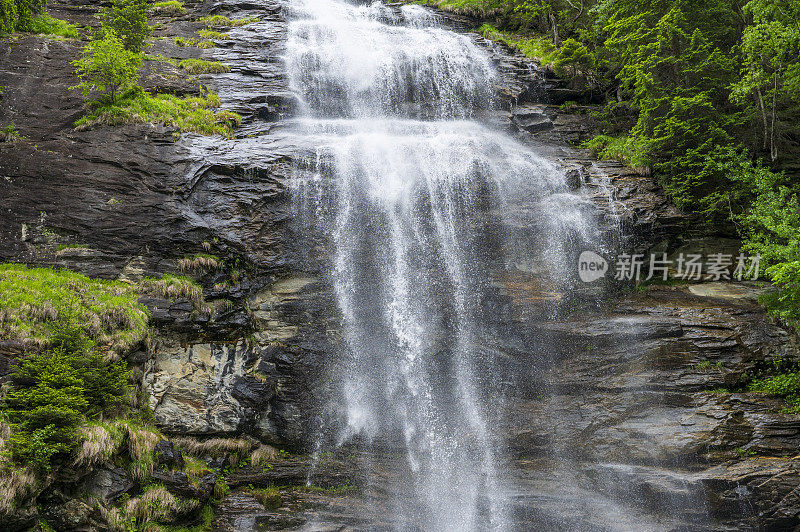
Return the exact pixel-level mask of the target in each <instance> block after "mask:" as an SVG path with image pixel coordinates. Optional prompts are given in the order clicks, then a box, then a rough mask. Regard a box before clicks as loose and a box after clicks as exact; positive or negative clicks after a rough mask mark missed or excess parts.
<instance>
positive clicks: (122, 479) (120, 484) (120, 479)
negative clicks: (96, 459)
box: [82, 464, 134, 504]
mask: <svg viewBox="0 0 800 532" xmlns="http://www.w3.org/2000/svg"><path fill="white" fill-rule="evenodd" d="M133 487H134V482H133V479H132V478H131V476H130V473H128V471H127V470H125V469H123V468H121V467H114V466H112V465H111V464H101V465H100V466H99V467H97V468H96V469H95V470H94V471H92V473H91V474H90V475H88V476H87V477H86V478H85V479H84V480H83V486H82V489H83V490H84V491H85V492H86V493H87V494H89V495H91V496H92V497H95V498H97V499H99V500H100V501H102V502H103V503H104V504H108V503H110V502H114V501H115V500H117V499H118V498H120V497H121V496H122V495H124V494H125V493H128V492H129V491H131V490H132V489H133Z"/></svg>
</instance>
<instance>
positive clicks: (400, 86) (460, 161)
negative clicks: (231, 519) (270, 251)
mask: <svg viewBox="0 0 800 532" xmlns="http://www.w3.org/2000/svg"><path fill="white" fill-rule="evenodd" d="M289 17H290V19H289V20H290V23H289V37H288V45H287V53H286V58H285V59H286V64H287V69H288V73H289V77H290V83H291V88H292V90H293V91H294V92H295V93H296V94H298V95H300V97H301V99H302V118H301V119H300V120H298V121H297V122H296V123H295V128H296V131H297V133H298V134H300V135H303V137H304V138H308V139H310V142H311V144H312V145H313V146H315V147H316V152H315V153H314V155H313V156H310V157H309V158H308V160H306V161H303V164H302V165H301V166H302V170H303V171H302V172H298V177H297V179H296V181H295V187H296V188H295V194H296V202H297V203H298V205H300V206H301V209H302V211H303V213H304V218H305V219H306V221H307V223H308V225H309V228H310V230H312V231H316V232H317V233H318V234H320V235H322V238H323V239H324V241H325V242H326V245H327V246H328V247H329V255H330V264H329V267H328V269H329V277H330V281H331V284H332V287H333V292H334V293H335V297H336V303H337V307H338V311H339V314H340V316H341V321H342V330H343V338H342V342H341V343H342V349H341V354H340V358H339V360H338V363H337V364H335V365H334V368H333V369H332V371H333V375H332V381H333V382H335V383H337V388H338V389H337V390H336V393H335V394H334V396H333V397H332V398H331V404H330V405H329V406H328V411H329V413H330V412H332V413H333V414H332V415H331V416H330V417H331V418H332V419H334V420H335V422H333V423H328V424H326V426H325V429H324V430H323V432H324V433H325V435H324V436H322V435H321V436H320V438H321V439H327V440H330V441H331V443H332V444H333V445H341V444H345V443H350V442H356V441H357V442H361V443H362V444H367V445H373V446H375V448H384V449H385V448H388V449H391V450H392V452H395V453H399V454H400V455H401V456H403V459H402V460H401V462H402V464H401V466H399V469H400V471H398V472H395V473H396V474H397V475H398V477H397V478H398V479H399V480H398V481H396V482H395V484H394V487H393V491H394V492H395V493H394V499H395V506H394V507H393V508H391V509H389V512H390V513H391V514H392V522H393V528H396V529H398V530H436V531H450V530H452V531H471V530H509V529H511V528H512V526H511V524H510V521H509V520H510V509H509V508H508V496H507V494H508V493H509V490H511V489H512V486H511V485H510V480H509V479H508V477H507V474H506V473H507V470H508V465H507V463H506V457H505V456H503V453H502V452H501V451H500V450H499V449H501V448H502V447H501V446H500V445H499V444H498V441H497V439H498V436H497V435H496V434H495V432H496V431H494V430H493V427H494V426H495V425H496V424H497V423H499V421H500V417H501V416H502V412H503V411H504V404H503V403H504V383H507V382H508V379H507V377H508V376H506V375H503V369H502V367H503V364H502V363H499V361H498V360H496V359H497V357H498V356H499V355H498V354H497V352H496V350H493V349H492V348H491V344H492V340H491V339H492V338H493V337H494V336H496V335H497V334H500V333H498V332H497V331H496V330H495V328H496V325H497V322H498V313H500V312H501V310H500V309H498V307H497V305H496V304H494V302H496V299H497V298H496V292H497V290H496V283H493V279H495V278H496V277H497V274H496V272H498V271H509V270H515V269H516V270H520V269H522V270H527V271H528V273H532V274H535V275H536V276H537V279H538V280H539V283H540V284H541V289H542V291H544V292H546V291H552V290H556V289H558V288H564V287H566V286H567V285H568V284H569V283H570V282H572V280H571V275H570V274H569V273H568V272H570V271H571V270H572V268H570V264H571V263H570V260H571V258H572V253H573V252H574V250H575V249H579V248H580V246H581V245H585V243H586V242H591V241H595V240H596V239H597V238H598V235H597V230H596V223H595V221H594V219H593V218H592V214H591V212H590V209H588V208H587V202H586V201H585V200H583V199H581V198H580V197H579V196H578V195H576V194H573V193H571V192H570V191H569V190H568V188H567V186H566V184H565V178H564V173H563V171H562V170H561V169H560V168H559V167H558V166H556V165H554V164H553V163H552V162H550V161H548V160H546V159H545V158H543V157H541V156H539V155H537V154H536V153H535V152H533V151H531V150H530V149H529V148H527V147H524V146H522V145H521V144H519V143H517V142H516V141H514V140H513V139H511V138H510V137H509V136H507V135H505V134H503V133H500V132H498V131H495V130H493V129H491V128H488V127H486V126H484V125H482V123H483V122H484V120H483V118H482V117H483V116H484V115H485V114H486V113H487V112H490V111H491V110H492V108H493V106H494V102H493V101H492V100H493V96H492V95H493V94H494V91H495V86H494V84H495V83H496V81H497V74H496V72H495V69H494V66H493V65H492V62H491V60H490V57H489V55H488V54H487V53H486V52H485V51H484V50H483V49H482V48H480V47H479V46H477V45H476V44H475V42H474V41H473V40H471V38H469V37H467V36H464V35H460V34H457V33H454V32H450V31H447V30H445V29H443V28H440V27H438V26H437V24H436V21H435V19H434V18H433V17H432V16H431V15H430V14H429V13H428V12H427V11H426V10H424V9H422V8H419V7H417V6H404V7H402V8H399V9H397V8H390V7H387V6H384V5H382V4H378V3H376V4H372V5H352V4H348V3H345V2H341V1H338V0H296V1H295V2H293V3H292V4H291V6H290V10H289Z"/></svg>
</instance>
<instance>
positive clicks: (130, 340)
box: [0, 264, 149, 352]
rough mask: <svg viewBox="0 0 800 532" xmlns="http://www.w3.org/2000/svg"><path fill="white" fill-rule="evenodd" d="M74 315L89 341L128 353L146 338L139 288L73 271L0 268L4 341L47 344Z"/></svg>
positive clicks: (0, 324) (0, 317)
mask: <svg viewBox="0 0 800 532" xmlns="http://www.w3.org/2000/svg"><path fill="white" fill-rule="evenodd" d="M70 316H72V317H74V318H76V319H77V320H78V321H79V322H80V323H82V324H84V329H85V332H86V334H87V336H89V337H90V338H92V339H93V340H95V341H97V342H98V343H99V344H100V345H108V346H109V347H110V348H111V349H114V350H115V351H118V352H123V351H126V350H128V349H130V348H131V347H133V346H135V345H136V344H138V343H139V342H141V341H142V340H143V339H144V338H145V336H146V335H147V322H148V318H149V316H148V312H147V309H146V308H145V307H144V306H143V305H141V304H139V302H138V300H137V294H136V287H135V286H132V285H129V284H127V283H123V282H119V281H108V280H104V279H90V278H89V277H86V276H84V275H81V274H79V273H75V272H72V271H69V270H52V269H49V268H27V267H26V266H24V265H21V264H0V337H2V338H8V339H16V340H22V341H27V342H31V343H34V344H37V345H40V346H45V345H47V341H48V338H49V337H50V334H51V331H52V326H53V323H54V322H56V321H57V320H63V319H65V318H69V317H70Z"/></svg>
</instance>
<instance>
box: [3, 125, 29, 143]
mask: <svg viewBox="0 0 800 532" xmlns="http://www.w3.org/2000/svg"><path fill="white" fill-rule="evenodd" d="M23 138H24V137H23V136H22V135H21V134H20V132H19V130H18V129H17V126H16V125H15V124H14V123H13V122H12V123H10V124H8V125H7V126H6V127H4V128H3V129H0V142H16V141H18V140H22V139H23Z"/></svg>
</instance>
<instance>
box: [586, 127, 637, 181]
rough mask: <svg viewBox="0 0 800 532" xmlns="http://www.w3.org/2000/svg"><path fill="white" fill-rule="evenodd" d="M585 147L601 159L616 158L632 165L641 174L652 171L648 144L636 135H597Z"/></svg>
mask: <svg viewBox="0 0 800 532" xmlns="http://www.w3.org/2000/svg"><path fill="white" fill-rule="evenodd" d="M583 147H584V148H588V149H589V150H591V152H592V154H594V156H595V157H599V158H600V159H615V160H617V161H619V162H621V163H623V164H626V165H628V166H630V167H631V168H633V169H634V170H636V172H638V173H639V174H643V175H648V174H649V173H650V160H649V157H648V151H647V146H646V144H645V143H643V142H641V141H640V140H639V139H637V138H635V137H631V136H622V137H612V136H609V135H597V136H596V137H594V138H593V139H591V140H589V141H587V142H586V143H585V144H584V145H583Z"/></svg>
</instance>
